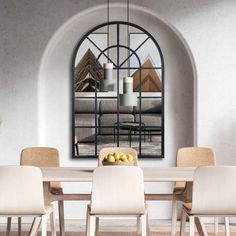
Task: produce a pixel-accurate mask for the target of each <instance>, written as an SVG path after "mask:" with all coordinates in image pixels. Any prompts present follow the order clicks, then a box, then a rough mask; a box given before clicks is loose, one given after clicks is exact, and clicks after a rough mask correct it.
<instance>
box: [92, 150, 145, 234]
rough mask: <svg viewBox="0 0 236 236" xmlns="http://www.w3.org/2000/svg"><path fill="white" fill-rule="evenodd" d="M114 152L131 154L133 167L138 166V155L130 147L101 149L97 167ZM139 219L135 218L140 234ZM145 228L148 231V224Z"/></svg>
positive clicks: (97, 225)
mask: <svg viewBox="0 0 236 236" xmlns="http://www.w3.org/2000/svg"><path fill="white" fill-rule="evenodd" d="M114 152H123V153H125V154H131V155H132V156H133V158H134V166H138V154H137V151H136V150H135V149H134V148H131V147H108V148H102V149H101V150H100V152H99V157H98V166H99V167H101V166H103V163H102V161H103V159H104V158H105V157H107V155H108V154H109V153H114ZM140 222H141V218H140V217H137V225H138V231H139V232H140V225H141V223H140ZM147 227H148V230H149V226H148V222H147ZM98 231H99V217H96V233H97V232H98Z"/></svg>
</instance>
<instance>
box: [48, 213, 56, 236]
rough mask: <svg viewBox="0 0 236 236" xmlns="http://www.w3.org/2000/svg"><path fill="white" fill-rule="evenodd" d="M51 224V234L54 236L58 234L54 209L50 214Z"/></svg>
mask: <svg viewBox="0 0 236 236" xmlns="http://www.w3.org/2000/svg"><path fill="white" fill-rule="evenodd" d="M50 226H51V235H52V236H57V231H56V221H55V216H54V210H52V212H51V214H50Z"/></svg>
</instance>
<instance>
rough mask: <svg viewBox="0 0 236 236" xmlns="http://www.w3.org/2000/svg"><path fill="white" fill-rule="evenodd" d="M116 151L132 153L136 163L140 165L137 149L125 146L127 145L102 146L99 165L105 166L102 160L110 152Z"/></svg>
mask: <svg viewBox="0 0 236 236" xmlns="http://www.w3.org/2000/svg"><path fill="white" fill-rule="evenodd" d="M114 152H123V153H125V154H131V155H132V156H133V157H134V165H135V166H138V154H137V151H136V150H135V149H133V148H129V147H127V148H125V147H109V148H102V149H101V150H100V153H99V157H98V166H103V164H102V160H103V159H104V157H106V156H107V155H108V154H109V153H114Z"/></svg>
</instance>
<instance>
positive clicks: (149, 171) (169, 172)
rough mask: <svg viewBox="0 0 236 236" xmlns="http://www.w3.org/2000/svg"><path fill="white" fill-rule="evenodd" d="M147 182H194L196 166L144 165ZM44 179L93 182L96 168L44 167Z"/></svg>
mask: <svg viewBox="0 0 236 236" xmlns="http://www.w3.org/2000/svg"><path fill="white" fill-rule="evenodd" d="M142 169H143V173H144V181H145V182H175V181H184V182H192V181H193V175H194V170H195V168H189V167H184V168H182V167H181V168H180V167H144V168H142ZM41 170H42V173H43V181H44V182H51V181H59V182H91V181H92V174H93V170H94V168H91V167H90V168H89V167H88V168H86V167H84V168H83V167H44V168H41Z"/></svg>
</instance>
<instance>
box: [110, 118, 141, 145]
mask: <svg viewBox="0 0 236 236" xmlns="http://www.w3.org/2000/svg"><path fill="white" fill-rule="evenodd" d="M118 129H119V130H127V131H128V140H129V146H130V147H131V143H132V134H135V132H137V131H141V132H144V141H145V124H144V123H143V122H135V121H122V122H115V123H114V129H113V134H114V142H115V141H116V132H115V131H116V130H118Z"/></svg>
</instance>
